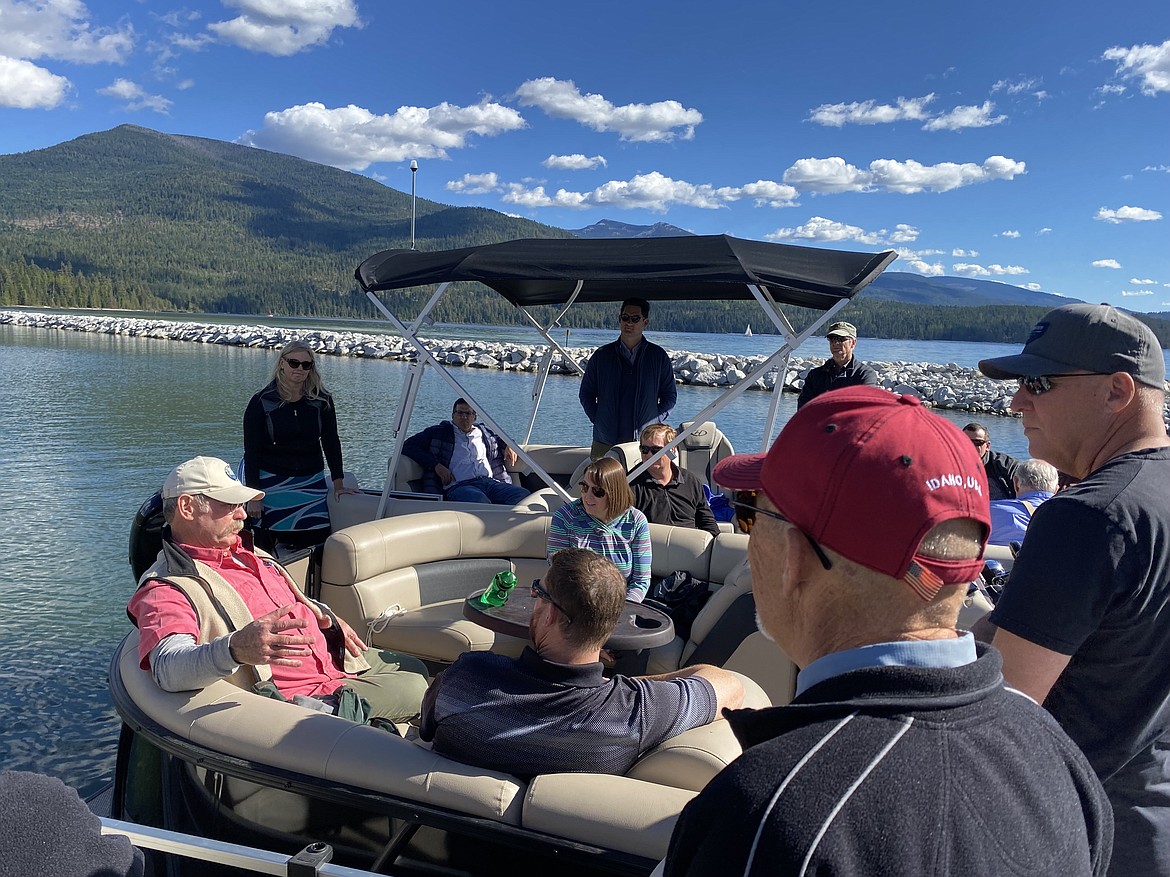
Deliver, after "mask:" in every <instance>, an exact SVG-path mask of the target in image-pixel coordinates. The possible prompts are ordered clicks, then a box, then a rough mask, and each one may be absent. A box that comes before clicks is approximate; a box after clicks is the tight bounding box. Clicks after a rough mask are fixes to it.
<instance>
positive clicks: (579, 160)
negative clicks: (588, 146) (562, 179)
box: [541, 152, 609, 171]
mask: <svg viewBox="0 0 1170 877" xmlns="http://www.w3.org/2000/svg"><path fill="white" fill-rule="evenodd" d="M541 164H543V165H544V166H545V167H547V168H554V169H556V170H563V171H589V170H593V169H594V168H596V167H609V162H607V161H606V160H605V156H604V155H595V156H593V157H592V158H589V157H588V156H585V155H582V154H581V153H580V152H575V153H573V154H572V155H550V156H549V157H548V158H546V159H545V160H544V161H542V162H541Z"/></svg>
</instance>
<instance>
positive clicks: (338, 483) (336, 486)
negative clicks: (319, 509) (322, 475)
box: [333, 478, 361, 499]
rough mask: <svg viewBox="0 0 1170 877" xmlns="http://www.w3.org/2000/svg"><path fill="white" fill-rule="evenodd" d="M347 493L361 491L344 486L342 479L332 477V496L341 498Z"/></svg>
mask: <svg viewBox="0 0 1170 877" xmlns="http://www.w3.org/2000/svg"><path fill="white" fill-rule="evenodd" d="M347 493H361V491H360V490H356V489H355V488H352V487H346V486H345V481H344V479H341V478H335V479H333V498H334V499H341V498H342V497H343V496H345V494H347Z"/></svg>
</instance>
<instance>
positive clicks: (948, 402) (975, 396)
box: [0, 310, 1016, 417]
mask: <svg viewBox="0 0 1170 877" xmlns="http://www.w3.org/2000/svg"><path fill="white" fill-rule="evenodd" d="M0 325H13V326H25V327H30V328H38V329H57V330H61V331H72V332H89V333H96V334H104V335H128V336H131V337H142V338H154V339H160V340H166V341H181V342H189V343H200V344H226V345H231V346H236V347H259V348H262V349H273V348H279V347H283V346H284V345H285V344H287V343H288V342H290V341H293V340H303V341H306V342H308V343H309V345H310V346H311V347H312V348H313V350H314V351H316V352H317V353H319V354H321V355H324V356H354V357H362V358H366V359H388V360H391V361H397V362H413V361H414V360H415V358H416V356H415V351H414V348H412V347H411V346H410V345H409V344H407V342H406V341H405V339H403V338H401V337H398V336H393V335H373V334H366V333H361V332H336V331H330V330H315V329H291V328H275V327H265V326H256V325H251V326H249V325H238V326H237V325H228V324H219V323H190V322H179V321H175V320H165V319H144V318H136V317H120V316H104V315H103V316H93V315H88V314H76V315H74V314H49V313H43V312H38V311H10V310H0ZM426 343H427V345H428V347H429V349H430V350H431V352H432V353H433V354H434V355H435V358H436V359H437V360H439V361H440V362H442V363H444V364H445V365H448V366H452V367H460V368H481V369H494V370H497V371H524V372H534V371H536V369H537V367H538V366H539V365H540V361H541V358H542V357H543V355H544V353H545V350H546V348H547V345H545V344H538V345H537V344H531V345H530V344H516V343H511V342H489V341H465V340H459V339H442V338H428V339H426ZM566 349H567V350H569V351H570V352H571V353H573V354H574V355H575V356H577V357H578V359H579V360H583V359H585V358H587V357H588V355H589V354H591V353H592V351H593V350H594V349H595V348H594V347H567V348H566ZM667 352H668V353H669V354H670V358H671V362H672V364H673V365H674V373H675V379H676V380H677V381H678V382H679V383H681V384H686V385H690V386H706V387H720V388H722V387H727V386H729V385H731V384H734V383H737V382H738V381H740V380H742V379H743V378H744V377H745V375H746V373H747V372H749V371H751V370H752V369H753V368H755V367H756V366H758V365H759V364H760V363H761V362H763V360H764V358H765V357H762V356H735V355H730V354H711V353H695V352H690V351H676V350H669V349H668V350H667ZM822 362H824V357H802V356H798V355H795V354H794V355H792V356H790V357H789V360H788V370H787V371H786V373H785V375H784V391H785V392H791V393H795V392H799V390H800V388H801V387H802V386H803V385H804V376H805V375H806V374H807V373H808V371H809V369H811V368H813V367H815V366H818V365H820V364H821V363H822ZM864 362H865V363H866V364H867V365H868V366H870V367H871V368H872V369H873V370H874V371H876V372H877V374H878V377H879V379H880V380H881V385H882V386H883V387H885V388H886V389H888V390H891V391H893V392H895V393H900V394H903V395H904V394H910V395H914V396H917V397H918V398H919V399H921V400H922V402H923V404H924V405H926V406H928V407H933V408H942V409H947V410H952V411H970V412H972V413H978V414H990V415H995V416H1003V417H1014V416H1016V415H1015V414H1014V413H1013V412H1012V410H1011V408H1010V403H1011V397H1012V394H1013V393H1014V392H1015V387H1014V385H1012V384H1011V383H1010V382H1005V381H993V380H991V379H989V378H986V377H984V376H983V375H982V374H980V373H979V371H978V370H977V369H973V368H966V367H964V366H960V365H957V364H955V363H948V364H945V365H944V364H938V363H911V362H877V361H871V360H864ZM550 371H551V373H555V374H572V373H573V371H574V370H573V368H572V367H571V366H570V365H569V364H568V363H567V361H566V360H565V358H564V357H563V356H562V355H561V354H560V353H555V354H554V358H553V362H552V367H551V369H550ZM776 378H777V370H776V369H773V370H771V371H769V372H767V373H765V374H764V375H763V376H762V377H761V378H759V379H757V380H756V382H755V383H754V384H753V385H752V386H751V387H750V388H749V389H752V390H771V389H773V387H774V386H775V384H776Z"/></svg>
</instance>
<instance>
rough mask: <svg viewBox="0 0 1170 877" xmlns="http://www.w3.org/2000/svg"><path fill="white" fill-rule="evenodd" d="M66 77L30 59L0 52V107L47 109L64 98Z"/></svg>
mask: <svg viewBox="0 0 1170 877" xmlns="http://www.w3.org/2000/svg"><path fill="white" fill-rule="evenodd" d="M69 88H70V85H69V80H68V79H66V78H65V77H64V76H58V75H56V74H55V73H50V72H49V71H48V70H46V69H45V68H44V67H38V66H37V65H36V64H34V63H32V62H31V61H21V60H17V59H16V58H9V57H6V56H4V55H0V107H11V108H13V109H17V110H33V109H46V110H51V109H52V108H53V107H55V106H57V105H59V104H60V103H61V101H63V100H65V95H66V94H68V92H69Z"/></svg>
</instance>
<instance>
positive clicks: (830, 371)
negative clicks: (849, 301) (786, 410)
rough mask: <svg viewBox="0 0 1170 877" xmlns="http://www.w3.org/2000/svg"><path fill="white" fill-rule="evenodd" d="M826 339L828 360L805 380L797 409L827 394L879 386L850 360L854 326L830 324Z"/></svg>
mask: <svg viewBox="0 0 1170 877" xmlns="http://www.w3.org/2000/svg"><path fill="white" fill-rule="evenodd" d="M825 337H826V338H828V339H829V358H828V360H826V361H825V363H824V365H818V366H817V367H816V368H814V369H813V370H812V371H810V372H809V373H808V377H806V378H805V379H804V386H803V387H802V388H801V390H800V396H799V397H798V398H797V400H796V407H797V408H800V407H801V406H803V405H804V404H805V403H806V402H808V401H809V400H811V399H815V398H816V397H817V396H819V395H821V393H827V392H829V390H839V389H841V388H842V387H857V386H861V385H865V386H867V387H876V386H878V384H879V383H880V382H879V381H878V376H877V372H875V371H874V370H873V369H872V368H870V367H869V366H868V365H866V364H865V363H864V362H858V361H857V360H856V359H854V358H853V349H854V348H855V347H856V346H857V327H856V326H854V325H853V324H852V323H846V322H845V321H844V320H842V321H839V322H836V323H831V324H830V325H829V331H827V332H826V333H825Z"/></svg>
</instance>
